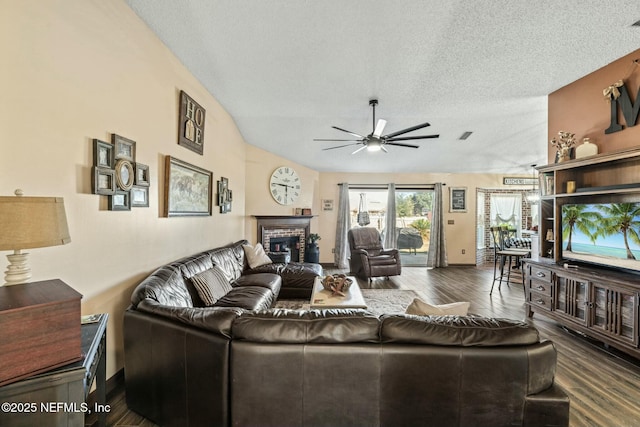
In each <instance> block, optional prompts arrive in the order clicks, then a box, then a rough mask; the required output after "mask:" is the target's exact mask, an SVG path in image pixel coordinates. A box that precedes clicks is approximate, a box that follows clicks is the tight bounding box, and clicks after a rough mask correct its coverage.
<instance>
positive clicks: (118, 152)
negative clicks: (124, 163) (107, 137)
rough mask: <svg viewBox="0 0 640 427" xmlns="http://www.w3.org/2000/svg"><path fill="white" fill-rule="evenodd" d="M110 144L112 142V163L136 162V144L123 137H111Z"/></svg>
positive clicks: (114, 135)
mask: <svg viewBox="0 0 640 427" xmlns="http://www.w3.org/2000/svg"><path fill="white" fill-rule="evenodd" d="M111 142H113V149H114V155H113V158H114V161H115V160H120V159H124V160H128V161H130V162H135V161H136V142H135V141H132V140H130V139H128V138H125V137H124V136H120V135H116V134H115V133H114V134H113V135H111Z"/></svg>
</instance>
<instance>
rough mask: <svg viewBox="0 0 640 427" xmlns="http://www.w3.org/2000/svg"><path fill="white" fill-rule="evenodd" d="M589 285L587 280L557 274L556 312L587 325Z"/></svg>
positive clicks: (555, 289)
mask: <svg viewBox="0 0 640 427" xmlns="http://www.w3.org/2000/svg"><path fill="white" fill-rule="evenodd" d="M588 285H589V283H588V282H586V281H580V280H579V279H574V278H571V277H565V276H562V275H560V274H556V276H555V285H554V294H555V295H554V297H555V298H554V299H553V309H554V311H555V312H556V314H558V315H560V316H563V317H566V318H567V319H569V320H571V321H573V322H577V323H580V324H581V325H585V326H586V325H587V308H588V306H587V296H588V295H587V289H588Z"/></svg>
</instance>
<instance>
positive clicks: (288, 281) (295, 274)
mask: <svg viewBox="0 0 640 427" xmlns="http://www.w3.org/2000/svg"><path fill="white" fill-rule="evenodd" d="M257 273H273V274H277V275H279V276H280V277H282V287H283V288H304V289H309V290H311V289H312V288H313V282H314V280H315V278H316V276H322V273H323V271H322V266H321V265H320V264H313V263H307V262H292V263H289V264H284V263H272V264H265V265H261V266H260V267H256V268H252V269H250V270H246V271H245V272H244V274H245V275H251V274H257Z"/></svg>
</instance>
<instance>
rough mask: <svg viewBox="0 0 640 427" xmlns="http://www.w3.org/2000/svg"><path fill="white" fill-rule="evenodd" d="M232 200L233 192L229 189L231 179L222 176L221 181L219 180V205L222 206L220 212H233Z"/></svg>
mask: <svg viewBox="0 0 640 427" xmlns="http://www.w3.org/2000/svg"><path fill="white" fill-rule="evenodd" d="M232 201H233V193H232V192H231V190H229V180H228V179H227V178H225V177H220V181H218V206H220V213H227V212H231V202H232Z"/></svg>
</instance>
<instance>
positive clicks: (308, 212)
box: [302, 208, 311, 216]
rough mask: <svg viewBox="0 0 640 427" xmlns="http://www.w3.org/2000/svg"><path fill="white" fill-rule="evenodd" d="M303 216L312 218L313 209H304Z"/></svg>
mask: <svg viewBox="0 0 640 427" xmlns="http://www.w3.org/2000/svg"><path fill="white" fill-rule="evenodd" d="M302 215H304V216H311V209H309V208H302Z"/></svg>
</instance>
